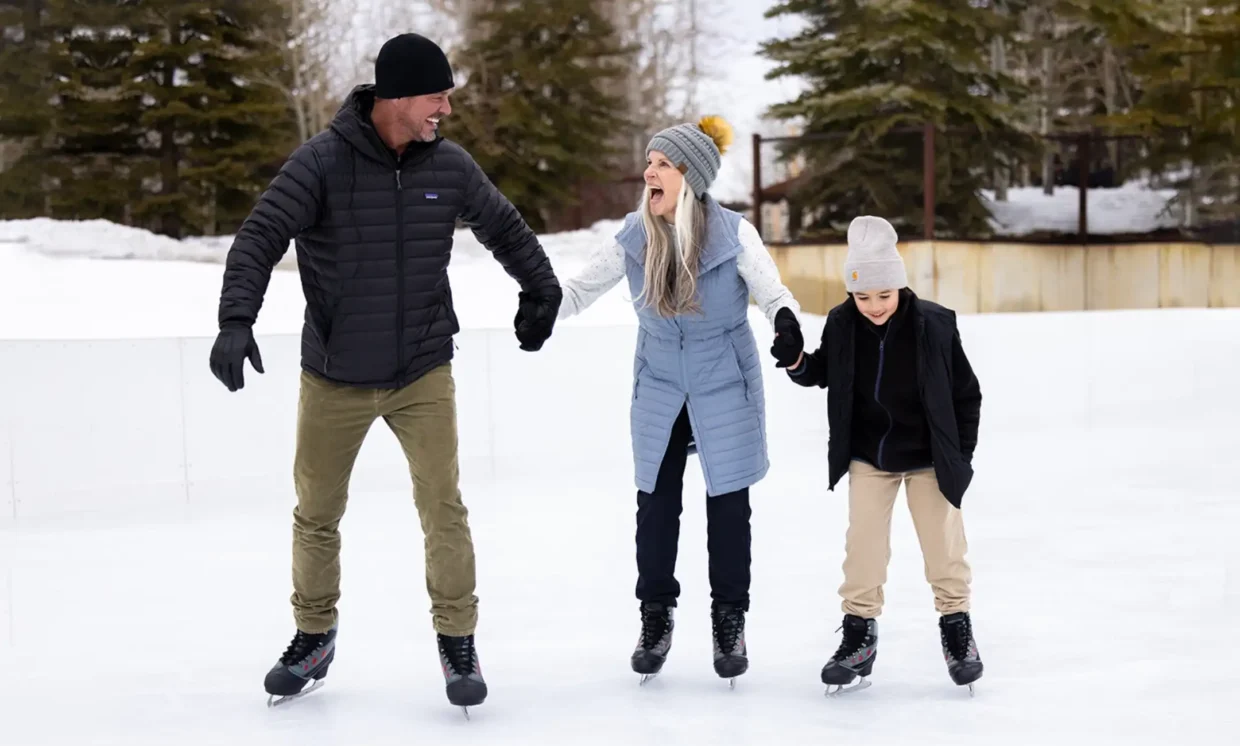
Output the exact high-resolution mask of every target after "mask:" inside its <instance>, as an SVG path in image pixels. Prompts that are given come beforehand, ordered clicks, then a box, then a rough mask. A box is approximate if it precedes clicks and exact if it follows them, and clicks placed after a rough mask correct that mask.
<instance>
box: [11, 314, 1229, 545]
mask: <svg viewBox="0 0 1240 746" xmlns="http://www.w3.org/2000/svg"><path fill="white" fill-rule="evenodd" d="M751 319H752V322H753V325H754V330H755V335H756V336H757V338H758V345H759V349H760V350H762V354H763V375H764V382H765V394H766V397H767V413H768V415H767V417H768V419H767V427H768V433H769V439H770V452H771V469H772V470H773V471H775V470H780V471H785V472H787V471H793V472H795V473H796V474H797V475H798V478H803V479H805V480H809V481H810V482H823V481H824V479H825V476H824V475H825V473H826V466H825V460H826V445H827V423H826V394H825V392H824V391H821V390H818V389H805V388H802V387H799V386H796V385H794V384H792V383H791V382H790V381H788V380H786V374H785V373H783V372H782V371H780V370H777V369H776V368H775V367H774V361H773V360H772V359H771V358H770V357H769V354H768V352H767V351H768V349H769V347H770V342H771V331H770V328H769V326H768V325H767V323H766V322H765V319H763V318H762V317H761V316H759V315H758V314H757V312H756V310H755V311H754V314H753V315H752V316H751ZM960 325H961V334H962V338H963V340H964V344H965V346H966V350H967V351H968V353H969V356H970V358H971V360H972V363H973V365H974V368H975V369H976V370H977V373H978V376H979V379H980V381H981V387H982V391H983V395H984V404H983V410H982V428H981V437H980V445H979V449H978V454H979V458H984V454H985V451H986V448H987V444H988V443H989V442H993V440H994V439H995V438H997V437H1002V434H1003V433H1004V432H1016V433H1019V434H1021V435H1026V434H1028V433H1029V432H1031V431H1038V430H1045V431H1046V432H1047V433H1048V437H1054V432H1055V431H1058V430H1060V429H1062V428H1065V427H1071V428H1079V427H1085V428H1111V427H1125V426H1129V425H1131V426H1138V427H1149V426H1151V425H1157V424H1158V423H1160V422H1168V423H1175V422H1194V423H1197V422H1201V421H1202V418H1203V417H1205V418H1208V417H1210V416H1219V417H1225V416H1227V413H1228V412H1235V411H1238V410H1240V405H1238V404H1237V399H1238V397H1240V393H1238V389H1240V387H1237V386H1236V385H1235V371H1234V368H1233V367H1232V363H1234V361H1235V360H1236V359H1238V358H1240V311H1230V310H1221V311H1209V312H1203V311H1192V310H1180V311H1174V310H1168V311H1157V312H1140V311H1137V312H1099V313H1094V314H1084V315H1082V314H1011V315H965V316H961V317H960ZM821 330H822V319H821V318H813V317H811V318H810V319H809V320H808V321H807V326H806V328H805V329H804V334H805V337H806V339H807V340H808V346H809V348H810V349H813V348H815V347H817V341H818V339H819V337H820V335H821ZM1151 340H1157V344H1156V346H1151ZM634 341H635V327H628V326H616V327H589V326H572V325H564V326H561V327H559V328H558V329H557V331H556V334H555V336H554V337H553V338H552V340H551V341H549V342H548V343H547V345H546V346H545V347H544V348H543V350H542V351H540V352H538V353H527V352H523V351H521V350H520V349H518V346H517V342H516V340H515V339H514V337H513V334H512V332H511V331H510V330H470V331H464V332H462V333H461V334H459V335H458V336H457V337H456V342H457V345H458V349H457V351H456V358H455V361H454V363H453V368H454V373H455V378H456V384H457V402H458V420H459V433H460V440H461V447H460V461H461V472H462V480H463V482H468V483H469V484H470V485H476V484H480V483H482V484H493V485H500V487H499V488H498V489H502V484H503V483H504V481H505V480H506V479H510V478H511V479H531V478H532V479H537V478H538V477H539V476H540V475H543V474H545V473H546V471H547V470H548V469H554V470H555V471H556V472H557V474H580V475H581V476H582V478H583V479H585V478H588V479H594V480H600V479H601V480H614V482H615V489H616V494H617V495H618V496H622V497H624V498H625V499H627V497H628V496H630V495H631V493H632V491H633V485H632V474H631V469H632V461H631V450H630V446H629V403H630V401H631V396H632V377H631V376H632V354H633V345H634ZM212 342H213V340H212V339H210V338H203V337H192V338H181V339H122V340H100V341H86V340H67V341H25V340H11V341H4V340H0V369H2V370H4V371H5V385H4V386H3V387H0V489H2V493H0V526H3V525H5V524H11V523H13V522H15V521H21V522H24V521H33V522H38V521H41V520H46V519H56V518H60V517H75V516H80V515H81V514H84V513H89V514H93V515H94V516H104V517H107V516H111V517H115V518H116V519H118V520H129V519H131V518H132V516H133V515H135V514H137V515H172V516H189V515H193V514H194V513H195V512H197V511H207V510H224V511H228V510H235V509H239V508H242V507H244V506H245V505H247V504H254V503H258V502H269V501H277V504H284V505H288V506H290V507H291V505H292V504H293V503H294V497H293V491H292V478H291V477H292V462H293V449H294V434H295V425H296V413H297V395H298V383H297V382H298V375H299V372H300V368H299V360H298V353H299V346H300V342H299V338H298V336H297V335H290V334H285V335H274V336H263V335H260V336H259V339H258V342H259V345H260V349H261V351H262V356H263V362H264V365H265V369H266V371H267V373H266V374H265V375H258V374H256V373H255V372H254V371H253V370H252V369H250V368H249V366H248V364H247V367H246V372H245V375H246V387H245V388H244V389H243V390H242V391H240V392H236V393H231V392H229V391H228V390H227V389H225V388H224V387H223V386H222V385H221V384H220V383H219V382H218V381H217V380H216V379H215V378H214V377H213V376H212V375H211V373H210V371H209V369H208V365H207V360H208V354H209V352H210V349H211V345H212ZM794 440H795V441H805V440H810V441H816V442H818V443H820V444H821V449H822V459H820V460H817V461H815V462H811V463H802V462H795V461H792V460H790V459H785V458H783V457H782V455H781V454H785V453H790V452H792V449H790V448H789V447H788V445H789V444H790V443H791V442H792V441H794ZM690 463H691V465H692V466H691V468H698V467H697V466H696V461H695V460H692V459H691V461H690ZM352 489H353V491H354V492H359V491H370V490H383V491H387V490H409V489H411V480H410V477H409V474H408V469H407V465H406V463H405V461H404V457H403V455H402V453H401V451H400V449H399V446H398V445H397V442H396V439H395V437H394V436H393V435H392V434H391V433H390V431H388V430H387V428H386V426H385V425H384V423H383V422H382V420H379V421H377V422H376V423H375V425H374V427H373V428H372V429H371V432H370V435H369V437H368V439H367V441H366V444H365V445H364V447H363V449H362V452H361V455H360V456H359V458H358V462H357V466H356V468H355V470H354V475H353V481H352ZM761 489H762V488H761V485H759V487H758V488H757V489H756V490H755V494H760V493H761Z"/></svg>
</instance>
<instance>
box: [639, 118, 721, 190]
mask: <svg viewBox="0 0 1240 746" xmlns="http://www.w3.org/2000/svg"><path fill="white" fill-rule="evenodd" d="M731 144H732V128H731V126H730V125H729V124H728V123H727V122H726V121H724V120H723V119H722V118H720V117H716V116H710V117H703V118H702V119H701V120H700V121H699V122H697V123H696V124H694V123H689V122H686V123H684V124H677V125H674V126H672V127H668V128H667V129H665V130H663V131H662V132H659V133H658V134H656V135H655V136H654V137H652V138H651V139H650V143H649V144H647V145H646V154H647V155H649V154H650V151H652V150H657V151H659V152H660V153H663V154H664V155H666V156H667V157H668V158H669V159H671V161H672V163H674V164H676V167H677V168H679V169H680V172H681V173H682V174H684V176H685V181H687V182H689V186H690V187H692V188H693V193H694V194H695V195H697V197H698V199H702V198H703V197H705V196H706V193H707V192H708V191H709V190H710V186H711V184H713V183H715V177H716V176H718V175H719V166H720V164H721V163H722V161H723V154H724V153H725V152H727V148H728V146H729V145H731Z"/></svg>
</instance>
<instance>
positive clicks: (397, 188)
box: [396, 168, 401, 192]
mask: <svg viewBox="0 0 1240 746" xmlns="http://www.w3.org/2000/svg"><path fill="white" fill-rule="evenodd" d="M400 190H401V184H400V169H399V168H398V169H396V191H398V192H399V191H400Z"/></svg>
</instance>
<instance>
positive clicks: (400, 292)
mask: <svg viewBox="0 0 1240 746" xmlns="http://www.w3.org/2000/svg"><path fill="white" fill-rule="evenodd" d="M373 104H374V87H373V85H362V86H358V87H357V88H355V89H354V90H353V91H352V92H351V93H350V94H349V96H348V98H347V99H346V100H345V102H344V104H343V105H342V106H341V108H340V110H339V111H338V112H337V113H336V117H335V119H334V120H333V121H332V124H331V127H330V128H328V129H327V130H325V131H323V132H321V133H320V134H318V135H316V136H314V137H313V138H311V139H310V140H308V141H306V142H305V143H303V144H302V145H301V146H299V147H298V148H297V149H296V150H295V151H294V152H293V154H292V155H291V156H290V157H289V159H288V161H287V162H286V163H285V164H284V166H283V167H282V168H281V169H280V172H279V174H278V175H277V176H276V177H275V179H274V180H273V181H272V182H271V185H270V186H269V187H268V188H267V190H266V191H265V192H264V193H263V195H262V196H261V198H260V199H259V201H258V204H257V205H256V206H255V208H254V210H253V212H252V213H251V214H250V216H249V217H248V218H247V219H246V221H245V223H244V224H243V225H242V226H241V229H240V230H239V231H238V232H237V236H236V239H235V241H234V243H233V245H232V248H231V250H230V251H229V252H228V258H227V260H226V266H225V270H224V288H223V291H222V294H221V297H220V308H219V324H220V327H221V328H225V327H228V326H251V325H253V324H254V321H255V318H256V317H257V316H258V311H259V307H260V306H261V305H262V300H263V294H264V292H265V291H266V289H267V284H268V281H269V280H270V277H271V271H272V268H273V267H274V266H275V265H276V263H277V262H278V261H279V260H280V257H281V256H283V255H284V252H285V251H286V250H287V248H288V245H289V242H290V241H292V240H293V239H296V246H297V262H298V267H299V270H300V273H301V282H302V288H303V291H304V293H305V297H306V320H305V324H304V326H303V330H302V343H301V353H302V367H303V368H305V369H306V370H309V371H311V372H313V373H316V374H318V375H320V376H323V377H324V378H327V379H329V380H333V381H336V382H339V383H344V384H349V385H354V386H362V387H374V388H399V387H401V386H404V385H406V384H408V383H410V382H411V381H414V380H416V379H417V378H419V377H420V376H421V375H423V374H424V373H426V372H427V371H429V370H431V369H432V368H435V367H436V366H438V365H441V364H443V363H445V362H447V361H449V360H451V359H452V337H453V335H454V334H456V332H458V331H459V330H460V326H459V325H458V323H457V319H456V313H455V310H454V309H453V305H452V291H451V288H450V287H449V285H448V261H449V259H450V257H451V253H452V236H453V232H454V230H455V228H456V221H457V219H458V218H460V219H461V220H462V221H463V222H464V223H465V224H466V225H468V226H469V227H470V228H471V229H472V230H473V232H474V234H475V235H476V236H477V237H478V240H479V241H480V242H481V243H482V244H483V245H484V246H486V247H487V249H489V250H490V251H491V252H492V254H493V255H494V256H495V258H496V259H497V260H498V261H499V262H500V264H501V265H503V267H504V270H505V271H506V272H507V273H508V274H509V275H510V276H511V277H513V278H514V279H516V280H517V282H518V283H519V285H520V289H521V290H523V291H526V292H530V293H534V294H542V293H546V292H552V293H557V292H558V291H559V282H558V281H557V279H556V276H555V273H554V271H553V270H552V267H551V263H550V261H549V260H548V259H547V256H546V254H545V253H544V252H543V250H542V247H541V246H540V245H539V243H538V239H537V237H536V236H535V235H534V233H533V231H531V230H530V228H529V227H528V226H527V225H526V224H525V221H524V220H523V219H522V218H521V215H520V214H518V212H517V210H516V208H514V207H513V206H512V204H511V203H510V202H509V201H508V200H507V199H506V198H505V197H504V196H503V195H502V194H500V193H499V191H498V190H497V189H496V188H495V186H494V185H493V184H492V183H491V182H490V181H489V180H488V179H487V177H486V175H485V174H484V173H483V172H482V169H481V168H479V166H478V164H477V163H476V162H475V161H474V159H473V158H472V157H470V155H469V154H468V153H466V152H465V150H463V149H462V148H461V147H460V146H458V145H456V144H455V143H453V142H451V141H448V140H444V139H442V138H438V139H436V141H435V142H432V143H411V144H410V145H409V146H408V147H407V148H406V150H405V152H404V153H403V154H402V156H401V157H400V159H399V160H398V159H397V157H396V154H395V153H394V152H393V151H392V150H391V149H389V148H388V147H387V146H386V145H385V144H384V143H383V141H382V140H381V139H380V138H379V135H378V133H377V132H376V131H375V129H374V127H373V126H372V125H371V123H370V111H371V108H372V106H373ZM514 290H515V288H514ZM513 300H514V308H515V301H516V294H515V293H514V297H513Z"/></svg>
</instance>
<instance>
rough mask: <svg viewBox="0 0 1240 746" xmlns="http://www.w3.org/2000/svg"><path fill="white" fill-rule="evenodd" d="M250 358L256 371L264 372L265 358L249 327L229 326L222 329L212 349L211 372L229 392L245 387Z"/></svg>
mask: <svg viewBox="0 0 1240 746" xmlns="http://www.w3.org/2000/svg"><path fill="white" fill-rule="evenodd" d="M246 358H249V360H250V364H251V365H253V366H254V370H256V371H258V372H259V373H262V372H263V356H262V355H260V354H258V343H256V342H255V341H254V333H253V332H252V331H251V330H250V327H248V326H229V327H225V328H223V329H220V333H219V336H217V337H216V338H215V346H214V347H212V348H211V372H212V373H214V374H215V377H216V378H218V379H220V382H221V383H223V384H224V385H225V386H227V387H228V390H229V391H237V390H238V389H241V388H244V387H245V375H244V369H245V361H246Z"/></svg>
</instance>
